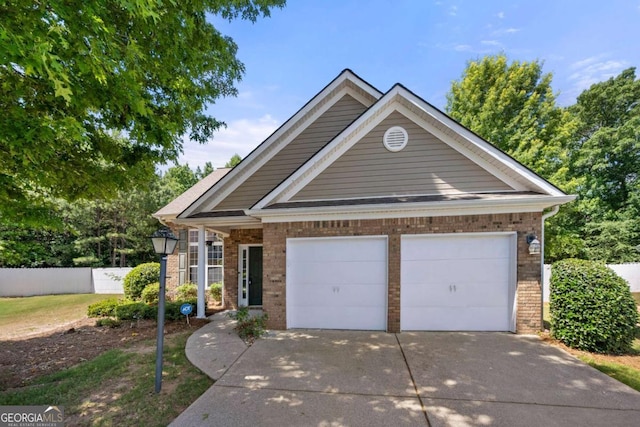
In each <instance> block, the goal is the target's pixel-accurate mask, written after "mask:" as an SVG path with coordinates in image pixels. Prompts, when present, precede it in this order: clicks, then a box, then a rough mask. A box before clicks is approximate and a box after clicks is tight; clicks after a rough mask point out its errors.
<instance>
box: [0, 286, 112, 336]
mask: <svg viewBox="0 0 640 427" xmlns="http://www.w3.org/2000/svg"><path fill="white" fill-rule="evenodd" d="M118 296H121V295H105V294H68V295H43V296H34V297H24V298H0V331H3V333H1V334H0V336H5V337H6V336H20V335H24V334H28V333H33V332H39V331H44V330H47V329H51V328H54V327H56V326H60V325H64V324H65V323H69V322H74V321H76V320H80V319H84V318H85V317H86V316H87V307H88V306H89V304H92V303H94V302H97V301H102V300H104V299H107V298H113V297H118Z"/></svg>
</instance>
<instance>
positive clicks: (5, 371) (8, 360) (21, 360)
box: [0, 310, 219, 390]
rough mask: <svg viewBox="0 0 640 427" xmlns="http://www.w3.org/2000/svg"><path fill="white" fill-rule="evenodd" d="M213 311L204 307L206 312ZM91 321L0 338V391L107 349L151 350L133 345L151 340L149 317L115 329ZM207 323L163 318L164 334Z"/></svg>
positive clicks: (152, 330)
mask: <svg viewBox="0 0 640 427" xmlns="http://www.w3.org/2000/svg"><path fill="white" fill-rule="evenodd" d="M218 311H219V310H218ZM213 312H215V311H211V312H210V311H209V310H208V311H207V314H213ZM95 322H96V321H95V319H83V320H80V321H76V322H74V323H72V324H67V325H64V326H61V327H59V328H56V329H53V330H50V331H48V332H45V333H40V334H35V335H30V336H28V337H22V338H20V337H13V338H2V339H0V390H7V389H10V388H15V387H21V386H24V385H25V384H27V383H28V382H30V381H32V380H33V379H34V378H37V377H40V376H42V375H45V374H50V373H53V372H56V371H59V370H62V369H65V368H68V367H70V366H73V365H76V364H78V363H80V362H83V361H85V360H89V359H92V358H94V357H96V356H98V355H99V354H101V353H103V352H105V351H107V350H110V349H114V348H125V349H126V348H130V349H131V351H134V352H148V351H155V347H153V346H150V345H149V343H146V345H142V344H139V345H136V344H137V343H142V342H143V341H147V340H154V342H155V338H156V334H157V328H156V322H155V321H153V320H141V321H137V322H123V324H122V325H121V326H119V327H116V328H109V327H97V326H95ZM207 322H208V319H190V325H188V324H187V322H186V321H185V320H177V321H167V322H166V323H165V334H166V335H169V334H174V333H178V332H182V331H195V330H197V329H198V328H200V327H201V326H203V325H205V324H206V323H207ZM151 347H153V348H151Z"/></svg>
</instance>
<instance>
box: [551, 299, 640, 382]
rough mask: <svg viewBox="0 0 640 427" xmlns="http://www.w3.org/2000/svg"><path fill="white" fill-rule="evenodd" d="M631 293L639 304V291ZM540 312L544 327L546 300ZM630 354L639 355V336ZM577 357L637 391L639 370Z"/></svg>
mask: <svg viewBox="0 0 640 427" xmlns="http://www.w3.org/2000/svg"><path fill="white" fill-rule="evenodd" d="M631 294H632V295H633V298H634V299H635V300H636V303H637V304H638V305H640V292H632V293H631ZM542 313H543V314H542V318H543V320H544V322H545V327H548V326H549V323H548V322H549V321H550V320H551V317H550V314H549V303H548V302H545V303H544V305H543V311H542ZM630 354H631V355H633V356H636V357H639V356H640V337H637V338H636V339H635V340H634V341H633V345H632V349H631V352H630ZM579 358H580V360H582V361H583V362H584V363H586V364H587V365H589V366H592V367H594V368H596V369H597V370H599V371H600V372H604V373H605V374H607V375H609V376H610V377H612V378H615V379H616V380H618V381H620V382H621V383H624V384H626V385H628V386H629V387H631V388H633V389H635V390H637V391H640V370H638V369H635V368H633V367H631V366H627V365H623V364H620V363H615V362H603V361H596V360H594V359H593V358H591V357H589V356H579Z"/></svg>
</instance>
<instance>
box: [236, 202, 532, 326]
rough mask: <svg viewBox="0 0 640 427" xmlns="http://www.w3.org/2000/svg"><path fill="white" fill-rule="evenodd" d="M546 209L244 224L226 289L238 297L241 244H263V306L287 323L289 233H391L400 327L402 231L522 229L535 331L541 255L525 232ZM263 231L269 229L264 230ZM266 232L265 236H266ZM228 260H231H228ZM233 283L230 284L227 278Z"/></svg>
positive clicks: (524, 314) (520, 279) (526, 296)
mask: <svg viewBox="0 0 640 427" xmlns="http://www.w3.org/2000/svg"><path fill="white" fill-rule="evenodd" d="M540 224H541V215H540V213H516V214H497V215H468V216H448V217H428V218H401V219H380V220H336V221H309V222H293V223H265V224H264V229H263V230H238V231H237V232H235V233H232V238H230V239H225V295H226V296H227V297H228V298H229V299H227V301H228V302H231V303H234V304H235V303H237V283H238V282H237V272H238V270H237V265H238V244H240V243H259V242H262V241H264V247H263V257H264V258H263V259H264V261H263V262H264V264H263V296H262V299H263V309H264V311H265V312H266V313H268V314H269V324H268V327H269V328H272V329H286V324H287V323H286V299H285V298H286V239H287V238H288V237H329V236H365V235H386V236H388V242H389V243H388V244H389V252H388V254H389V255H388V256H389V259H388V262H389V268H388V309H387V310H388V319H387V329H388V331H389V332H399V331H400V236H401V235H403V234H429V233H470V232H507V231H511V232H513V231H515V232H517V289H516V307H517V315H516V330H517V332H518V333H534V332H537V331H539V330H540V329H541V327H542V290H541V286H540V255H530V254H529V250H528V245H527V244H526V239H525V236H526V235H528V234H529V233H534V234H536V235H539V234H540ZM259 231H263V233H258V232H259ZM263 236H264V238H263V239H262V237H263ZM227 261H228V262H227ZM228 283H229V284H230V285H231V286H227V284H228Z"/></svg>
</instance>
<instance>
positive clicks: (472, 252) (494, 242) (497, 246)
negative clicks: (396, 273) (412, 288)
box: [402, 235, 508, 261]
mask: <svg viewBox="0 0 640 427" xmlns="http://www.w3.org/2000/svg"><path fill="white" fill-rule="evenodd" d="M427 238H429V239H431V240H432V241H433V243H434V244H433V245H430V246H425V245H424V238H423V236H403V242H402V259H403V260H406V261H411V260H415V259H418V260H420V259H432V260H437V259H449V258H450V256H451V254H455V255H456V259H459V260H465V259H474V258H478V255H479V254H480V255H482V257H486V258H501V257H504V249H505V246H506V245H508V243H507V242H505V241H504V237H498V236H491V237H483V236H471V237H453V236H447V237H441V236H437V235H429V236H428V237H427Z"/></svg>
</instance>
